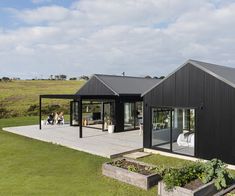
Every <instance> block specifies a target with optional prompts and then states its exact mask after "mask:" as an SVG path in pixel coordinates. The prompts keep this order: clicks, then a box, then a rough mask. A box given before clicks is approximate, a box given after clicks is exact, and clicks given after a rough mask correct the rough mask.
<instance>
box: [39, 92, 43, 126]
mask: <svg viewBox="0 0 235 196" xmlns="http://www.w3.org/2000/svg"><path fill="white" fill-rule="evenodd" d="M39 129H40V130H41V129H42V97H41V95H40V96H39Z"/></svg>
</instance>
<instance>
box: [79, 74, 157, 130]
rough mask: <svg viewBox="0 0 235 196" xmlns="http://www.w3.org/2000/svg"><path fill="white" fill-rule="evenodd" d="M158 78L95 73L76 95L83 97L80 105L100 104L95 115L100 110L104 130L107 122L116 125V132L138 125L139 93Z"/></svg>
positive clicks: (155, 82)
mask: <svg viewBox="0 0 235 196" xmlns="http://www.w3.org/2000/svg"><path fill="white" fill-rule="evenodd" d="M159 81H160V80H158V79H152V78H143V77H130V76H115V75H101V74H95V75H93V77H92V78H91V79H90V80H89V81H88V82H87V83H86V84H85V85H84V86H83V87H82V88H81V89H80V90H79V91H78V92H77V93H76V95H78V96H80V97H82V100H83V106H86V105H87V106H88V107H91V105H92V104H96V105H97V104H98V105H100V109H98V110H97V117H98V116H99V115H98V113H100V120H101V121H100V124H101V127H102V129H103V130H105V129H107V126H106V125H109V124H113V125H115V130H114V131H115V132H121V131H126V130H133V129H136V128H138V127H139V121H140V120H141V119H142V118H143V109H142V105H143V98H142V97H141V94H142V93H144V92H145V91H147V90H148V89H150V88H151V87H153V86H154V85H156V84H157V83H158V82H159ZM97 107H99V106H97ZM83 109H84V108H83ZM93 114H94V113H93ZM84 115H85V112H84V110H83V116H84ZM84 117H85V116H84ZM88 124H90V123H89V122H88ZM87 126H89V125H87ZM92 127H97V124H96V125H95V126H92Z"/></svg>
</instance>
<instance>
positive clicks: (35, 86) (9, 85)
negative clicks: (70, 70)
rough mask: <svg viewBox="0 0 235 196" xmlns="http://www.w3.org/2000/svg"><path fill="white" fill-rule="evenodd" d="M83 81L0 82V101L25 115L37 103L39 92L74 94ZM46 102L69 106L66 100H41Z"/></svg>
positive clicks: (17, 112)
mask: <svg viewBox="0 0 235 196" xmlns="http://www.w3.org/2000/svg"><path fill="white" fill-rule="evenodd" d="M84 83H85V82H84V81H61V80H26V81H25V80H20V81H12V82H0V89H1V93H0V103H1V104H2V105H4V106H5V107H6V108H7V109H8V110H11V111H13V112H14V113H16V114H18V115H26V113H27V110H28V108H29V106H30V105H34V104H38V97H39V95H40V94H74V93H76V92H77V91H78V90H79V88H80V87H81V86H82V85H83V84H84ZM43 103H44V105H47V104H62V105H65V106H66V107H67V106H68V108H69V101H68V100H58V99H57V100H56V99H53V100H49V99H45V100H44V101H43Z"/></svg>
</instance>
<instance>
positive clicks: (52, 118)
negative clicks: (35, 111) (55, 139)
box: [47, 113, 54, 125]
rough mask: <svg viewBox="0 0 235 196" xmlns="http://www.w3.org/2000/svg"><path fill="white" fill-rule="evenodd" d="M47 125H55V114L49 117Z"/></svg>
mask: <svg viewBox="0 0 235 196" xmlns="http://www.w3.org/2000/svg"><path fill="white" fill-rule="evenodd" d="M47 123H48V124H50V125H53V124H54V113H51V114H50V115H49V116H48V117H47Z"/></svg>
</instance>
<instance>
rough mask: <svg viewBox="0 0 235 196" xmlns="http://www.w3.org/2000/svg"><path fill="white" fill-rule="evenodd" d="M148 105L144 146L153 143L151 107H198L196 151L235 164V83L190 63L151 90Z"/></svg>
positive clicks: (197, 153)
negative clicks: (227, 81) (221, 78)
mask: <svg viewBox="0 0 235 196" xmlns="http://www.w3.org/2000/svg"><path fill="white" fill-rule="evenodd" d="M172 81H175V82H173V83H174V84H173V83H172ZM162 88H164V90H162ZM166 88H167V89H166ZM144 105H145V107H144V147H146V148H150V147H151V107H164V106H170V107H188V108H195V109H196V133H195V137H196V141H195V151H196V152H195V155H196V156H197V157H199V158H204V159H211V158H215V157H216V158H220V159H222V160H223V161H225V162H227V163H232V164H235V147H234V146H235V89H234V88H233V87H231V86H229V85H228V84H226V83H225V82H223V81H221V80H219V79H217V78H215V77H214V76H212V75H210V74H209V73H207V72H205V71H203V70H201V69H199V68H197V67H195V66H193V65H191V64H187V65H185V66H183V67H182V68H181V69H179V70H178V71H177V72H176V73H175V74H172V75H171V76H170V77H169V78H167V79H166V80H164V81H162V83H160V84H159V85H158V86H156V87H155V88H154V89H152V90H151V91H150V92H148V93H147V94H146V95H145V96H144Z"/></svg>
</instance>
